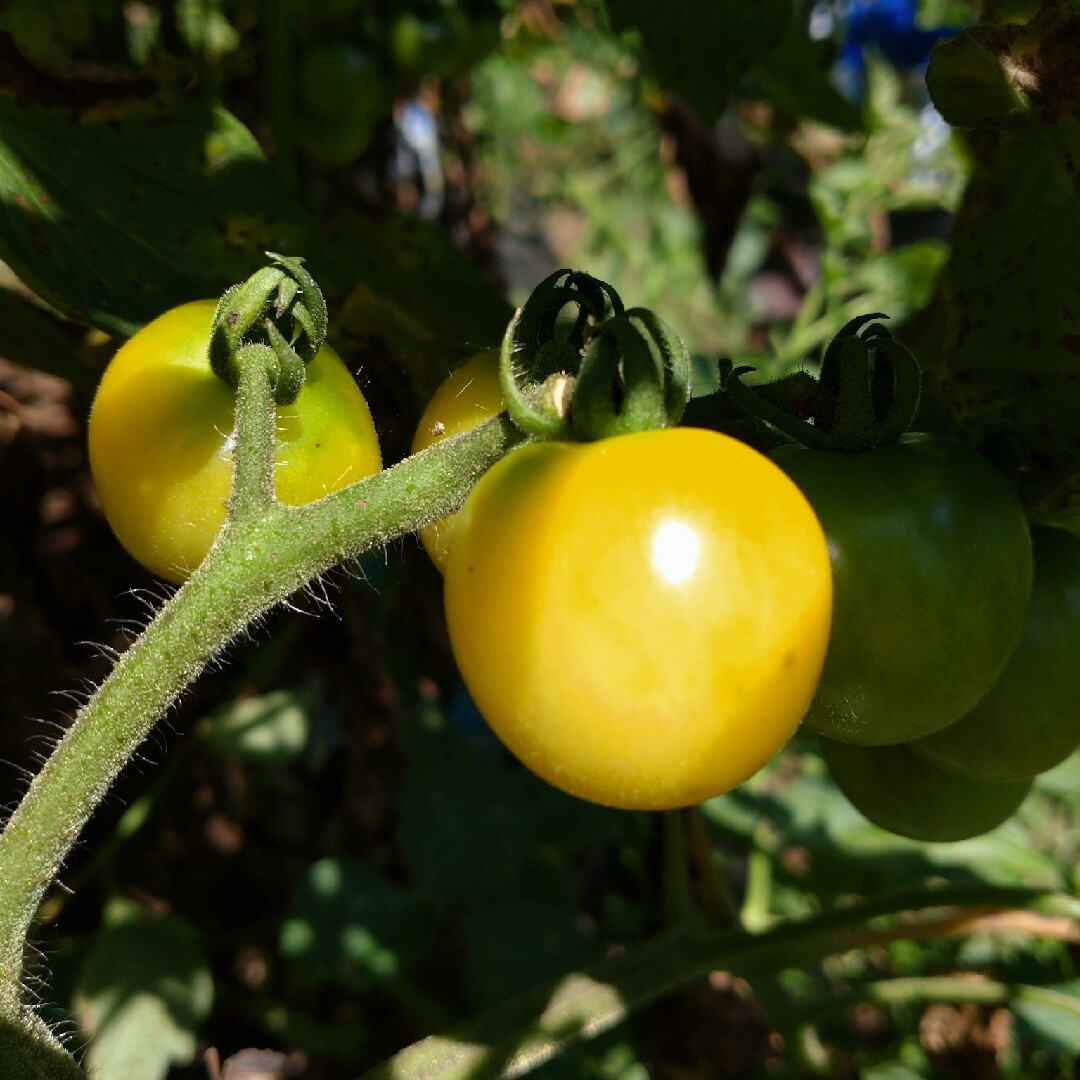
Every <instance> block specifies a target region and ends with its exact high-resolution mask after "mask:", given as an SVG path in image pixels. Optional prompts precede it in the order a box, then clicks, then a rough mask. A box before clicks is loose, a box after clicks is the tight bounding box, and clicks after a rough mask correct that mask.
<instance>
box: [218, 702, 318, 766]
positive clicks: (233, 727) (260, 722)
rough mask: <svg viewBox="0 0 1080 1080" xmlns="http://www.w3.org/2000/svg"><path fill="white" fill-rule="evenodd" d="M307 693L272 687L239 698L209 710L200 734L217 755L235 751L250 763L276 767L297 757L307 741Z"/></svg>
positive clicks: (308, 703)
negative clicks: (266, 692) (249, 696)
mask: <svg viewBox="0 0 1080 1080" xmlns="http://www.w3.org/2000/svg"><path fill="white" fill-rule="evenodd" d="M310 707H311V701H310V697H309V695H308V694H305V693H304V692H303V691H295V690H274V691H272V692H271V693H268V694H261V695H259V696H258V697H252V698H242V699H240V700H239V701H233V702H229V703H228V704H227V705H225V706H223V707H222V708H220V709H217V710H215V711H214V712H213V713H211V714H210V715H209V716H208V717H207V718H206V720H205V721H204V722H203V724H202V728H201V730H202V734H203V737H204V738H205V739H206V741H207V743H208V744H209V746H210V747H211V748H212V749H213V750H214V751H216V752H217V753H219V754H236V755H237V756H239V757H241V758H243V759H244V760H245V761H247V762H248V763H250V764H252V765H259V766H263V767H265V768H268V769H276V768H280V767H281V766H283V765H285V764H287V763H288V762H289V761H292V760H293V759H294V758H295V757H297V756H298V755H299V754H300V753H301V752H302V751H303V749H304V747H305V745H306V744H307V737H308V727H309V710H310Z"/></svg>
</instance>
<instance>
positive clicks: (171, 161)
mask: <svg viewBox="0 0 1080 1080" xmlns="http://www.w3.org/2000/svg"><path fill="white" fill-rule="evenodd" d="M0 201H2V203H3V207H4V211H5V212H4V214H3V215H0V257H2V258H3V259H4V260H5V261H6V262H8V263H9V264H10V265H11V267H12V268H13V269H14V270H15V272H16V273H17V274H18V275H19V276H20V277H21V278H22V279H23V280H24V281H25V282H26V283H27V284H28V285H29V286H30V287H31V288H33V289H34V290H35V291H36V292H37V293H38V294H39V295H40V296H41V297H42V298H43V299H45V300H46V301H48V302H49V303H51V304H53V305H54V306H56V307H57V308H59V309H60V310H62V311H66V312H69V313H72V314H75V315H79V316H81V317H83V318H85V319H86V320H88V321H89V322H91V323H93V324H94V325H96V326H99V327H101V328H103V329H105V330H109V331H111V332H116V333H120V334H124V335H128V334H130V333H132V332H133V331H134V330H135V329H137V328H138V327H139V326H141V325H142V324H143V323H145V322H147V321H148V320H149V319H150V318H152V317H153V316H154V315H157V314H159V313H160V312H161V311H164V310H165V309H167V308H170V307H172V306H174V305H176V304H178V303H181V302H183V301H185V300H193V299H197V298H200V297H206V296H216V295H219V294H220V293H222V292H223V291H224V290H225V288H227V287H228V285H229V284H231V283H232V282H233V281H236V280H239V279H242V278H244V277H246V276H247V275H248V274H249V273H251V272H252V271H253V270H255V269H256V268H257V267H258V266H259V265H260V264H261V263H262V262H263V261H264V256H263V252H265V251H266V250H268V249H269V250H278V251H286V252H288V251H306V249H307V248H308V247H310V245H309V244H308V243H307V241H306V240H305V236H306V233H307V229H308V221H307V218H306V216H305V214H304V212H303V211H301V210H300V209H298V208H297V206H296V205H295V204H294V203H293V201H292V199H291V198H290V197H289V195H288V194H287V192H286V191H285V189H284V187H283V185H282V184H281V182H280V181H279V178H278V177H277V175H276V173H275V172H274V169H273V167H272V166H271V165H270V163H269V161H268V160H267V159H266V157H265V156H264V155H263V153H262V150H261V149H260V148H259V145H258V143H257V142H256V141H255V138H254V136H253V135H252V134H251V132H250V131H248V130H247V128H245V127H244V126H243V124H241V123H240V121H239V120H237V119H236V117H234V116H233V115H232V114H231V113H229V112H228V111H226V110H225V109H223V108H221V107H220V106H215V105H211V104H208V103H206V102H204V101H201V100H199V99H196V98H193V97H190V96H183V95H178V94H169V93H165V92H161V93H155V94H152V95H151V96H148V97H140V96H137V95H134V94H133V95H130V96H126V97H123V98H120V99H118V100H108V99H106V100H102V101H100V102H98V103H97V104H96V105H95V106H92V107H90V108H87V109H84V110H82V111H81V112H79V113H76V112H75V111H73V110H72V109H70V108H67V107H63V106H53V105H49V106H45V105H38V104H34V105H30V104H21V103H20V102H19V101H18V100H16V99H15V98H11V97H3V98H0Z"/></svg>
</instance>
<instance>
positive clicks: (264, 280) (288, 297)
mask: <svg viewBox="0 0 1080 1080" xmlns="http://www.w3.org/2000/svg"><path fill="white" fill-rule="evenodd" d="M267 257H268V258H269V259H270V260H271V265H269V266H265V267H263V268H262V269H261V270H258V271H256V272H255V273H254V274H252V275H251V277H249V278H248V279H247V280H246V281H244V282H243V283H241V284H239V285H234V286H233V287H232V288H230V289H229V290H228V291H227V292H226V293H225V295H224V296H222V298H221V300H220V301H219V302H218V306H217V310H216V311H215V313H214V323H213V329H212V331H211V335H210V349H209V360H210V367H211V369H212V370H213V372H214V374H215V375H217V377H218V378H219V379H221V380H222V381H223V382H225V383H226V384H227V385H228V386H230V387H231V388H232V389H234V390H235V389H236V388H237V387H238V385H239V383H240V376H239V365H241V364H244V363H253V364H261V365H263V366H264V367H265V369H266V371H267V374H268V375H269V378H270V382H271V385H272V386H273V389H274V401H275V403H276V404H277V405H291V404H292V403H293V402H294V401H296V398H297V395H298V394H299V393H300V389H301V387H302V386H303V385H304V375H305V371H306V367H307V365H308V364H309V363H310V362H311V361H312V360H313V359H314V357H315V355H316V354H317V353H318V351H319V349H321V348H322V346H323V343H324V342H325V341H326V328H327V314H326V301H325V300H324V299H323V295H322V292H321V290H320V289H319V287H318V285H317V284H316V283H315V279H314V278H313V277H312V276H311V275H310V274H309V273H308V272H307V270H305V269H304V266H303V259H300V258H292V257H289V256H285V255H277V254H275V253H274V252H267ZM279 323H284V324H285V326H286V330H287V335H286V333H283V332H282V330H281V329H280V328H279V326H278V324H279Z"/></svg>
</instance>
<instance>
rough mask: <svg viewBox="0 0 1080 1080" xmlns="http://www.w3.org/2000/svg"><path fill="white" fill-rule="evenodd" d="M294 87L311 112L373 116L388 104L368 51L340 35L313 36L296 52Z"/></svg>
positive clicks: (383, 84) (380, 75)
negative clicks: (313, 38)
mask: <svg viewBox="0 0 1080 1080" xmlns="http://www.w3.org/2000/svg"><path fill="white" fill-rule="evenodd" d="M296 90H297V94H298V95H299V98H300V103H301V104H302V105H303V107H304V109H305V111H306V112H308V113H310V114H311V115H312V116H323V117H355V116H356V115H358V114H359V112H360V111H361V109H362V111H363V113H364V114H372V115H374V117H375V118H376V119H377V118H378V117H379V116H380V115H382V113H383V112H385V110H386V107H387V106H388V104H389V103H388V101H387V87H386V80H385V79H384V77H383V72H382V68H381V67H380V66H379V62H378V61H377V60H376V59H375V57H374V56H372V55H371V53H369V52H366V51H365V50H364V49H362V48H360V46H358V45H356V44H354V43H353V42H351V41H348V40H346V39H343V38H335V39H317V40H315V41H311V42H309V43H308V44H307V45H305V46H304V48H303V49H302V50H301V52H300V59H299V62H298V63H297V68H296Z"/></svg>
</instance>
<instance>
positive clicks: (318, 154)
mask: <svg viewBox="0 0 1080 1080" xmlns="http://www.w3.org/2000/svg"><path fill="white" fill-rule="evenodd" d="M375 119H376V118H373V117H372V116H370V115H369V114H366V113H360V112H358V113H357V114H356V115H355V116H352V117H339V118H332V119H328V118H327V117H325V116H310V117H306V118H303V119H302V122H301V127H300V130H299V131H298V132H297V141H298V142H299V144H300V149H301V150H303V152H304V156H305V157H307V158H308V160H309V161H312V162H314V163H315V164H316V165H321V166H322V167H323V168H327V169H338V168H342V167H343V166H345V165H350V164H351V163H352V162H354V161H355V160H356V159H357V158H358V157H359V156H360V155H361V154H362V153H363V152H364V151H365V150H366V149H367V148H368V145H369V144H370V142H371V139H372V136H373V135H374V134H375Z"/></svg>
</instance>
